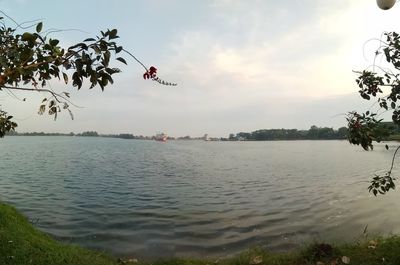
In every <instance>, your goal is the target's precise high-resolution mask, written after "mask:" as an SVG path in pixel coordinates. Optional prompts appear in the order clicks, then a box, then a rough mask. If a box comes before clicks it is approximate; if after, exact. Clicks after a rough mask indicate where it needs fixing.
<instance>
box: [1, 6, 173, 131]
mask: <svg viewBox="0 0 400 265" xmlns="http://www.w3.org/2000/svg"><path fill="white" fill-rule="evenodd" d="M0 13H3V15H4V16H5V17H7V18H8V19H9V20H10V21H11V22H12V23H13V25H14V26H13V27H10V26H7V25H6V21H5V18H4V17H0V91H5V90H8V91H9V92H10V93H11V94H12V91H13V90H17V91H27V92H44V93H46V94H47V96H46V97H45V98H43V100H42V103H41V105H40V107H39V111H38V113H39V114H44V113H48V114H49V115H52V116H54V119H56V118H57V114H58V113H59V112H61V110H66V111H68V112H69V114H70V115H71V118H73V115H72V112H71V110H70V105H72V102H71V101H70V99H69V97H70V95H69V93H68V92H56V91H54V90H52V89H51V88H47V87H48V86H47V85H48V82H49V81H50V80H53V79H57V80H63V82H65V84H70V83H72V86H73V87H77V89H78V90H79V89H80V88H81V87H82V86H83V85H84V83H85V84H86V83H87V84H88V86H89V88H90V89H92V88H94V87H96V86H98V87H100V88H101V90H104V88H105V87H107V86H108V85H110V84H113V82H114V80H113V78H112V76H113V75H114V74H116V73H119V72H120V69H119V68H115V67H114V66H112V63H113V62H114V61H118V62H120V63H123V64H126V63H127V62H126V60H125V59H124V58H123V57H121V56H120V54H121V53H124V54H126V55H129V56H131V57H132V58H133V59H134V60H136V62H138V63H139V64H140V65H141V66H142V67H143V68H144V70H145V73H144V74H143V78H144V79H150V80H153V81H156V82H158V83H160V84H163V85H176V84H174V83H169V82H165V81H163V80H161V79H160V78H158V77H157V69H156V68H155V67H154V66H151V67H149V68H147V67H146V66H145V65H144V64H143V63H142V62H141V61H139V60H138V59H137V58H136V57H135V56H134V55H133V54H131V53H130V52H129V51H127V50H125V49H124V48H123V47H122V46H120V45H119V44H118V43H117V42H116V39H118V38H119V36H118V35H117V29H112V30H109V29H108V30H106V31H101V32H100V34H99V36H96V37H94V38H87V39H85V40H84V41H83V42H79V43H77V44H74V45H72V46H69V47H63V46H62V45H61V44H60V41H59V40H58V39H55V38H51V37H50V36H51V34H52V33H54V32H59V31H62V30H54V29H48V30H43V23H42V22H39V23H37V22H25V23H17V22H16V21H15V20H13V19H12V18H11V17H9V16H8V15H7V14H5V13H4V12H2V11H0ZM26 29H32V31H31V32H30V31H26V32H25V31H24V30H26ZM114 58H115V59H114ZM24 100H25V99H24ZM12 118H13V117H12V116H11V115H9V114H8V113H7V112H6V111H4V110H0V137H3V136H4V135H5V133H6V132H8V131H12V130H14V129H15V128H16V127H17V124H16V123H15V122H14V121H12Z"/></svg>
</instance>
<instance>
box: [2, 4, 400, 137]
mask: <svg viewBox="0 0 400 265" xmlns="http://www.w3.org/2000/svg"><path fill="white" fill-rule="evenodd" d="M0 6H1V10H2V11H4V12H6V13H7V14H8V15H9V16H12V17H13V18H14V19H15V20H17V21H18V22H24V21H29V20H34V19H41V20H42V21H43V22H44V28H45V29H46V28H47V29H48V28H58V29H79V31H77V30H75V31H66V32H62V33H58V34H54V37H56V38H59V39H60V40H62V42H63V43H65V45H66V46H67V45H71V44H73V43H76V42H79V41H81V40H83V39H85V38H88V37H91V36H94V35H96V34H97V33H98V32H99V31H100V30H102V29H107V28H117V29H118V30H119V35H120V37H121V38H120V39H119V41H120V43H121V44H122V45H123V46H124V47H125V48H126V49H128V50H130V51H131V52H132V53H134V54H135V55H136V56H137V57H139V58H140V59H141V60H142V61H143V62H144V63H145V64H146V65H148V66H151V65H154V66H156V67H157V68H158V70H159V71H158V73H159V76H160V77H161V78H163V79H165V80H168V81H173V82H176V83H178V86H176V87H169V86H161V85H158V84H157V83H155V82H151V81H147V80H143V78H142V74H143V69H142V68H141V67H140V66H139V65H138V64H136V63H135V62H134V61H133V60H130V59H129V58H128V57H126V58H127V59H128V63H129V65H128V66H124V65H117V64H115V66H119V67H120V68H121V70H122V71H123V73H122V74H119V75H118V76H115V78H114V80H115V84H114V85H113V86H111V87H107V88H106V91H104V92H101V90H100V88H95V89H92V90H89V89H87V88H83V89H81V90H80V91H76V89H75V88H72V86H63V85H61V84H60V83H59V82H54V83H52V87H53V88H54V89H57V90H58V91H68V92H71V95H72V97H73V101H74V103H75V104H76V105H79V106H81V108H73V109H72V110H73V112H74V114H75V120H73V121H72V120H71V119H70V118H69V115H68V113H66V112H65V113H61V115H60V117H59V119H58V120H57V121H53V119H52V118H51V117H49V116H39V115H37V109H38V106H39V105H40V101H41V98H43V95H36V94H29V93H27V94H26V93H25V94H23V93H16V97H14V96H12V95H9V94H8V93H7V92H4V91H3V92H0V104H1V105H2V108H3V109H4V110H7V111H8V112H10V113H11V114H13V115H14V117H15V118H16V121H17V122H18V123H19V128H18V131H21V132H22V131H45V132H70V131H73V132H82V131H86V130H96V131H98V132H101V133H122V132H126V133H133V134H137V135H139V134H143V135H154V134H155V132H157V131H164V132H166V133H167V134H169V135H172V136H183V135H192V136H200V135H203V134H205V133H208V134H209V135H210V136H227V135H228V134H229V133H236V132H240V131H253V130H257V129H263V128H265V129H270V128H299V129H308V128H309V127H310V126H311V125H313V124H315V125H317V126H328V127H334V128H338V127H340V126H343V125H345V117H344V113H345V112H346V111H351V110H356V109H357V110H362V109H365V108H368V107H369V106H370V105H372V102H363V101H362V100H361V98H360V97H359V96H358V95H357V86H356V84H355V82H354V79H355V77H356V75H355V74H354V73H353V72H352V70H362V69H364V68H366V67H368V66H369V65H371V64H372V62H373V54H374V50H375V49H376V48H377V47H378V45H379V44H378V42H376V41H368V40H370V39H373V38H380V36H381V34H382V32H383V31H393V30H397V31H398V30H399V23H398V18H399V16H400V5H399V4H398V6H395V7H394V8H393V9H391V10H389V11H382V10H380V9H378V8H377V6H376V3H375V0H334V1H333V0H332V1H326V0H281V1H272V0H260V1H258V0H214V1H212V0H209V1H207V0H202V1H194V0H193V1H188V0H146V1H133V0H129V1H128V0H125V1H124V0H119V1H103V0H96V1H94V0H86V1H82V0H81V1H75V0H69V1H51V0H42V1H33V0H12V1H11V0H0ZM7 23H8V24H9V25H12V22H11V21H8V22H7ZM18 98H27V101H26V102H22V101H20V100H18Z"/></svg>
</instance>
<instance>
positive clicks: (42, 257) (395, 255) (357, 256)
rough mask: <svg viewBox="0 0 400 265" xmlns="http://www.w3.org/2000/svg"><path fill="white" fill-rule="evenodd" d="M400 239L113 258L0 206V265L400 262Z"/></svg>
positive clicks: (288, 264) (254, 264) (201, 264)
mask: <svg viewBox="0 0 400 265" xmlns="http://www.w3.org/2000/svg"><path fill="white" fill-rule="evenodd" d="M399 262H400V237H398V236H395V235H393V236H390V237H386V238H384V237H380V238H377V239H373V240H370V239H369V240H368V239H364V240H361V241H357V242H354V243H352V244H341V245H331V244H328V243H316V242H314V243H311V244H309V245H304V246H303V247H302V248H301V249H300V250H296V251H286V252H270V251H266V250H263V249H261V248H254V249H250V250H245V251H243V252H241V254H239V255H236V256H233V257H225V258H207V259H191V258H172V257H171V258H166V259H155V260H151V261H150V260H137V259H136V258H135V257H125V258H118V257H113V256H111V255H108V254H106V253H103V252H98V251H95V250H89V249H85V248H83V247H79V246H75V245H68V244H64V243H61V242H58V241H56V240H55V239H53V238H52V237H50V236H49V235H47V234H45V233H43V232H41V231H39V230H38V229H36V228H35V227H33V225H32V224H31V223H30V222H29V220H28V219H27V218H26V217H24V216H23V215H22V214H20V213H19V212H18V210H16V209H15V208H14V207H12V206H9V205H8V204H5V203H0V264H4V265H8V264H10V265H11V264H13V265H22V264H24V265H25V264H33V265H35V264H37V265H39V264H44V265H47V264H49V265H50V264H51V265H58V264H73V265H75V264H76V265H84V264H85V265H86V264H93V265H105V264H108V265H117V264H138V265H139V264H143V265H145V264H146V265H147V264H156V265H158V264H159V265H161V264H165V265H178V264H180V265H181V264H188V265H189V264H190V265H210V264H221V265H234V264H235V265H238V264H246V265H259V264H280V265H308V264H318V265H322V264H336V265H339V264H364V265H369V264H371V265H372V264H389V265H390V264H393V265H395V264H400V263H399Z"/></svg>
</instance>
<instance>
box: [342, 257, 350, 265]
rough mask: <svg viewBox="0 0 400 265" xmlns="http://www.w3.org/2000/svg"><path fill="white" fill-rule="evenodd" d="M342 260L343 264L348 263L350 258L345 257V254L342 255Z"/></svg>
mask: <svg viewBox="0 0 400 265" xmlns="http://www.w3.org/2000/svg"><path fill="white" fill-rule="evenodd" d="M342 262H343V263H344V264H349V263H350V258H349V257H347V256H343V257H342Z"/></svg>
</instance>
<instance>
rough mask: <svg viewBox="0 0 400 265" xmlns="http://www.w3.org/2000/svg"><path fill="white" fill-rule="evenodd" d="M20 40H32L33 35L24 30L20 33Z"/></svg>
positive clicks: (33, 38)
mask: <svg viewBox="0 0 400 265" xmlns="http://www.w3.org/2000/svg"><path fill="white" fill-rule="evenodd" d="M21 40H23V41H32V40H35V36H34V35H33V34H31V33H29V32H25V33H24V34H22V37H21Z"/></svg>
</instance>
